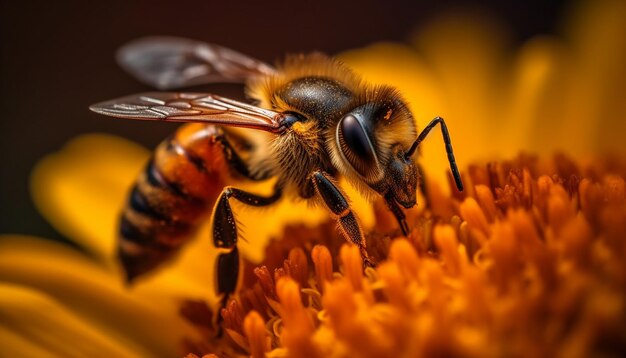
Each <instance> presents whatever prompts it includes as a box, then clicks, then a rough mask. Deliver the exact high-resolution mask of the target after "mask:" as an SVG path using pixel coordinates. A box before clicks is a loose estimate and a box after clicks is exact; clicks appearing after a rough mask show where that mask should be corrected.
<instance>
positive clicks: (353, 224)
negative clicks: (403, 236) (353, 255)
mask: <svg viewBox="0 0 626 358" xmlns="http://www.w3.org/2000/svg"><path fill="white" fill-rule="evenodd" d="M310 178H311V179H310V180H311V181H312V183H313V187H314V188H315V192H316V193H317V194H318V195H319V196H320V197H321V198H322V200H323V201H324V204H326V207H327V208H328V210H330V212H331V213H332V215H333V217H334V219H335V220H337V222H338V223H339V228H340V230H341V233H342V234H343V236H344V237H345V238H346V240H348V242H350V243H352V244H354V245H357V246H358V247H359V250H360V251H361V258H362V259H363V266H365V267H368V266H369V267H374V263H373V262H372V260H371V259H370V257H369V255H368V253H367V250H366V244H365V236H364V235H363V230H362V229H361V225H359V222H358V220H357V218H356V215H354V212H352V209H350V205H349V204H348V201H347V200H346V198H345V195H344V194H343V193H342V192H341V191H340V190H339V188H338V187H337V186H336V185H335V184H334V183H333V182H332V180H331V179H330V177H329V176H328V174H326V173H324V172H321V171H316V172H314V173H313V174H312V175H311V177H310Z"/></svg>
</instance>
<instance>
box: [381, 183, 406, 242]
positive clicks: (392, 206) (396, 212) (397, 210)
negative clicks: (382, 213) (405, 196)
mask: <svg viewBox="0 0 626 358" xmlns="http://www.w3.org/2000/svg"><path fill="white" fill-rule="evenodd" d="M385 203H387V208H389V211H391V213H392V214H393V216H395V217H396V220H398V224H399V225H400V229H402V234H403V235H404V236H408V235H409V225H408V224H407V223H406V215H404V211H402V208H401V207H400V205H398V203H397V202H396V201H395V200H394V199H393V196H392V194H391V192H389V193H387V194H386V195H385Z"/></svg>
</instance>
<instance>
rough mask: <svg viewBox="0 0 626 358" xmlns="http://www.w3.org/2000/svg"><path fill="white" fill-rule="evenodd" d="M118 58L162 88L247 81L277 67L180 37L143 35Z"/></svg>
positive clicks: (136, 74)
mask: <svg viewBox="0 0 626 358" xmlns="http://www.w3.org/2000/svg"><path fill="white" fill-rule="evenodd" d="M117 61H118V63H119V64H120V66H122V68H124V69H125V70H126V71H128V72H129V73H130V74H132V75H133V76H135V77H136V78H138V79H139V80H140V81H142V82H144V83H146V84H148V85H150V86H153V87H156V88H158V89H161V90H167V89H173V88H180V87H187V86H193V85H200V84H206V83H215V82H236V83H238V82H244V81H245V80H246V79H247V78H249V77H253V76H258V75H268V74H272V73H274V72H275V70H274V68H272V67H271V66H270V65H268V64H266V63H263V62H261V61H258V60H255V59H253V58H250V57H248V56H246V55H243V54H241V53H239V52H237V51H233V50H231V49H228V48H225V47H222V46H218V45H214V44H209V43H205V42H200V41H194V40H190V39H185V38H179V37H144V38H140V39H137V40H134V41H132V42H130V43H128V44H126V45H124V46H123V47H122V48H120V49H119V50H118V52H117Z"/></svg>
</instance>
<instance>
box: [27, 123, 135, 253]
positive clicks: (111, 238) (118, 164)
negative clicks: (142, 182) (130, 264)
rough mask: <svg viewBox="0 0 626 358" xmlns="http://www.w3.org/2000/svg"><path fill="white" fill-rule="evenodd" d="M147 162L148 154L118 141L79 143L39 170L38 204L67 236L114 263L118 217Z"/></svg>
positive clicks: (35, 183) (94, 138) (93, 138)
mask: <svg viewBox="0 0 626 358" xmlns="http://www.w3.org/2000/svg"><path fill="white" fill-rule="evenodd" d="M147 159H148V151H146V150H145V149H144V148H142V147H140V146H138V145H136V144H133V143H131V142H129V141H126V140H124V139H121V138H118V137H114V136H110V135H106V134H87V135H83V136H80V137H77V138H75V139H73V140H72V141H70V142H69V143H68V144H67V145H66V146H65V147H63V148H62V149H61V150H60V151H59V152H57V153H53V154H50V155H48V156H47V157H45V158H44V159H42V160H41V161H40V162H39V163H38V164H37V166H36V167H35V169H34V171H33V174H32V181H31V190H32V194H33V199H34V201H35V204H36V205H37V207H38V209H39V211H40V212H41V213H42V214H43V215H44V216H45V217H46V219H48V221H49V222H50V223H51V224H52V225H53V226H54V227H55V228H56V229H57V230H59V231H60V232H61V233H62V234H64V235H65V236H67V237H69V238H71V239H73V240H74V241H75V242H77V243H78V244H79V245H81V246H83V247H85V248H86V249H87V250H89V251H90V252H93V253H95V254H97V255H98V256H100V257H102V258H112V257H113V253H114V248H115V237H116V235H115V234H116V229H117V221H118V215H119V213H120V210H121V208H122V207H123V204H124V202H125V197H126V194H127V191H128V190H129V188H130V186H131V185H132V183H133V181H134V180H135V178H136V176H137V174H138V173H139V171H140V170H141V168H142V167H143V165H144V163H145V162H146V160H147Z"/></svg>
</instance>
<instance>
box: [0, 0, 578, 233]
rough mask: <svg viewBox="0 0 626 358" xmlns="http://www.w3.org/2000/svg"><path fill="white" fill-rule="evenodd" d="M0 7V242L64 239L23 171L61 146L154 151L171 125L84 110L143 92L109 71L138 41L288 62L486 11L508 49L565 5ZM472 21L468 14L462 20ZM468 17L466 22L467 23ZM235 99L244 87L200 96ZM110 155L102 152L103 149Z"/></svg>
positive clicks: (488, 1) (554, 28) (323, 0)
mask: <svg viewBox="0 0 626 358" xmlns="http://www.w3.org/2000/svg"><path fill="white" fill-rule="evenodd" d="M163 3H164V2H160V3H159V4H157V2H155V1H148V0H142V1H105V2H87V1H63V2H52V1H46V2H43V1H41V2H33V1H12V2H9V1H3V2H2V3H1V5H0V7H1V8H0V26H1V46H2V51H1V62H0V71H1V74H0V82H1V89H0V90H1V91H2V94H1V96H0V98H1V101H2V107H1V108H2V114H1V115H0V163H1V164H0V165H1V167H0V168H1V169H0V233H23V234H32V235H37V236H41V237H49V238H60V235H59V234H57V233H56V232H55V231H54V230H53V229H52V227H50V226H49V225H48V224H47V223H46V222H45V221H44V219H43V218H41V216H40V215H39V214H38V213H37V211H36V209H35V208H34V206H33V204H32V201H31V199H30V195H29V184H28V181H29V173H30V171H31V169H32V167H33V165H34V164H35V163H36V162H37V161H38V160H39V159H40V158H42V157H43V156H44V155H46V154H47V153H50V152H53V151H56V150H58V149H59V148H60V147H62V146H63V144H64V143H65V142H67V141H68V140H69V139H71V138H73V137H75V136H76V135H79V134H82V133H89V132H105V133H112V134H116V135H120V136H123V137H125V138H129V139H131V140H133V141H136V142H138V143H141V144H143V145H144V146H146V147H154V146H155V145H156V144H158V142H159V141H160V140H161V139H163V138H164V137H165V136H167V135H168V134H169V133H171V132H172V131H173V130H174V126H173V125H172V124H167V123H148V122H135V121H123V120H112V119H110V118H105V117H102V116H98V115H95V114H94V113H90V112H89V111H88V110H87V107H88V105H89V104H92V103H95V102H98V101H102V100H105V99H110V98H114V97H119V96H121V95H124V94H129V93H133V92H139V91H145V90H147V89H148V88H147V87H145V86H143V85H141V84H140V83H138V82H137V81H135V80H134V79H132V78H131V77H130V76H128V75H127V74H126V73H124V72H123V71H122V70H121V69H120V68H119V67H118V66H117V65H116V64H115V62H114V53H115V50H116V49H117V48H118V47H119V46H120V45H122V44H123V43H125V42H127V41H129V40H132V39H134V38H137V37H140V36H145V35H176V36H184V37H190V38H194V39H199V40H204V41H207V42H214V43H217V44H220V45H223V46H226V47H231V48H233V49H236V50H238V51H240V52H243V53H245V54H250V55H253V56H255V57H257V58H259V59H261V60H264V61H267V62H270V63H273V62H274V61H275V60H276V59H280V58H281V57H282V56H283V55H284V54H285V53H293V52H310V51H314V50H318V51H323V52H326V53H329V54H337V53H340V52H342V51H345V50H349V49H354V48H359V47H362V46H366V45H369V44H371V43H374V42H379V41H393V42H400V43H402V42H405V41H408V39H409V38H410V36H412V34H414V33H415V32H416V31H419V29H420V28H421V27H424V26H426V25H427V24H428V23H429V22H431V21H432V20H433V19H434V18H437V17H438V16H440V15H442V14H444V13H449V12H459V13H463V14H477V13H483V14H486V15H487V16H490V17H493V18H494V19H496V20H497V21H499V22H501V23H502V25H503V26H502V28H504V29H507V31H508V33H503V34H502V35H503V36H504V37H507V39H508V43H509V44H510V45H511V46H517V45H519V44H521V43H523V42H524V41H525V40H527V39H529V38H531V37H533V36H535V35H537V34H557V33H558V30H559V27H560V22H559V21H560V19H562V15H563V13H564V12H566V11H567V9H568V8H570V7H571V6H572V5H573V3H574V2H572V1H570V2H566V1H545V0H528V1H510V2H504V1H499V0H485V1H450V0H444V1H437V2H431V1H422V0H419V1H415V0H414V1H398V0H394V1H392V0H387V1H374V0H361V1H358V2H356V1H354V2H341V1H331V0H318V1H316V2H314V4H311V5H306V4H304V2H299V1H273V2H271V4H272V5H271V6H268V5H267V3H268V2H267V1H256V2H247V3H242V2H238V1H219V2H216V1H188V0H178V1H172V2H169V3H168V4H163ZM468 9H471V10H472V11H470V12H468V11H467V10H468ZM466 16H472V15H466ZM203 90H205V91H211V92H215V93H219V94H221V95H224V96H227V97H232V98H236V99H243V92H242V86H239V85H214V86H210V88H203ZM102 150H106V148H102Z"/></svg>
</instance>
